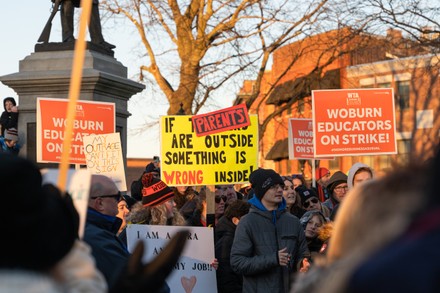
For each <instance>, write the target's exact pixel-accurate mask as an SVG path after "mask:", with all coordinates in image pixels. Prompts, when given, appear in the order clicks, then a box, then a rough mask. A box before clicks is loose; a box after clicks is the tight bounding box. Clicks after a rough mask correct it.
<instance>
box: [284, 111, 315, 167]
mask: <svg viewBox="0 0 440 293" xmlns="http://www.w3.org/2000/svg"><path fill="white" fill-rule="evenodd" d="M310 158H313V121H312V119H295V118H291V119H289V160H294V159H310Z"/></svg>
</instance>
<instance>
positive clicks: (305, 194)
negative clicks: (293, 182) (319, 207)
mask: <svg viewBox="0 0 440 293" xmlns="http://www.w3.org/2000/svg"><path fill="white" fill-rule="evenodd" d="M295 191H296V192H298V194H299V196H300V197H301V202H302V203H304V202H305V201H306V200H308V199H309V198H312V197H316V198H318V195H317V194H316V192H315V190H313V189H308V188H307V187H306V186H304V185H300V186H298V187H297V188H295Z"/></svg>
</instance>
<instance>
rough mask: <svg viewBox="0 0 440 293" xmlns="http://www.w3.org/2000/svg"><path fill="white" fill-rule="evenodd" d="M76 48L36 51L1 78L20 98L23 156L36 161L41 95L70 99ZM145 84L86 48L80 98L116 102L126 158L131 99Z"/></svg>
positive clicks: (113, 60) (116, 63)
mask: <svg viewBox="0 0 440 293" xmlns="http://www.w3.org/2000/svg"><path fill="white" fill-rule="evenodd" d="M73 54H74V51H72V50H65V51H43V52H35V53H32V54H30V55H29V56H27V57H26V58H24V59H23V60H21V61H20V66H19V72H17V73H13V74H9V75H4V76H1V77H0V81H1V82H2V83H3V84H5V85H7V86H9V87H11V88H12V89H13V90H14V91H15V92H16V93H17V94H18V100H19V113H20V115H19V120H18V128H19V129H18V130H19V139H20V141H21V144H22V149H21V150H20V155H21V156H25V157H27V158H29V159H31V160H33V161H36V107H37V104H36V100H37V97H44V98H57V99H60V98H61V99H67V98H68V95H69V83H70V75H71V71H72V62H73ZM144 88H145V86H144V85H142V84H140V83H137V82H134V81H132V80H130V79H127V68H126V67H125V66H123V65H122V64H121V63H120V62H119V61H117V60H116V59H115V58H113V57H112V56H109V55H107V54H103V53H100V52H96V51H90V50H87V51H86V55H85V61H84V69H83V78H82V84H81V93H80V100H87V101H100V102H112V103H115V105H116V131H117V132H120V133H121V143H122V148H123V150H124V159H126V152H127V118H128V117H129V116H130V113H129V112H128V110H127V102H128V100H129V99H130V97H131V96H133V95H134V94H136V93H138V92H140V91H142V90H143V89H144Z"/></svg>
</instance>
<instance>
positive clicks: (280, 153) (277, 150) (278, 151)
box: [265, 138, 289, 161]
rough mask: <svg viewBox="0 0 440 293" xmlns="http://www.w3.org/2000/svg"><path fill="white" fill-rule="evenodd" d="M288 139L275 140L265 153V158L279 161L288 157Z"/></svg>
mask: <svg viewBox="0 0 440 293" xmlns="http://www.w3.org/2000/svg"><path fill="white" fill-rule="evenodd" d="M288 147H289V139H288V138H285V139H280V140H277V141H276V142H275V144H274V145H273V147H272V148H271V149H270V150H269V152H268V153H267V155H266V157H265V159H266V160H272V161H279V160H282V159H287V158H289V149H288Z"/></svg>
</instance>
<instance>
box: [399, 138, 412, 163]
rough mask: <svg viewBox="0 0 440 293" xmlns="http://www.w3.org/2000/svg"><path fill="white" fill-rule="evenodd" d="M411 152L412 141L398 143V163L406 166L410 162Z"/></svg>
mask: <svg viewBox="0 0 440 293" xmlns="http://www.w3.org/2000/svg"><path fill="white" fill-rule="evenodd" d="M410 152H411V140H410V139H401V140H398V141H397V161H398V162H399V163H400V164H402V165H406V164H407V163H408V162H409V155H410Z"/></svg>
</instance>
